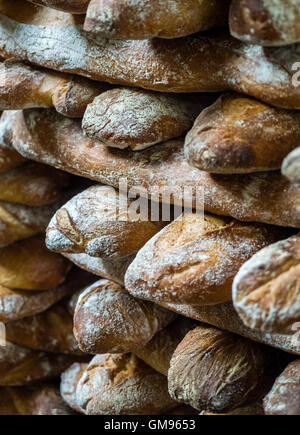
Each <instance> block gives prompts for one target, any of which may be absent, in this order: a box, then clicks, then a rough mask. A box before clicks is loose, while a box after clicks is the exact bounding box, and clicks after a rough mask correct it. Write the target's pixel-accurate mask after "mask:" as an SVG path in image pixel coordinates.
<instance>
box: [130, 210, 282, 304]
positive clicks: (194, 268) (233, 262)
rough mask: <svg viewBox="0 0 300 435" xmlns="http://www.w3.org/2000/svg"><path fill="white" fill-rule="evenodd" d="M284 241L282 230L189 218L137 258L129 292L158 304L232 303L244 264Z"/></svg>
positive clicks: (175, 224)
mask: <svg viewBox="0 0 300 435" xmlns="http://www.w3.org/2000/svg"><path fill="white" fill-rule="evenodd" d="M282 237H284V231H283V230H282V229H278V228H277V227H268V226H265V225H261V224H245V223H241V222H238V221H234V220H230V219H227V218H219V217H215V216H211V215H204V216H202V214H199V213H193V212H189V213H184V214H183V215H181V216H179V218H177V219H176V220H175V221H173V222H171V223H170V224H169V225H168V226H167V227H165V228H164V229H163V230H162V231H160V232H159V233H158V234H157V235H156V236H154V237H153V238H152V239H151V240H150V241H149V242H147V243H146V245H145V246H144V247H143V248H142V249H141V250H140V251H139V252H138V254H137V256H136V257H135V259H134V260H133V262H132V263H131V265H130V266H129V268H128V270H127V272H126V276H125V287H126V289H127V290H128V291H129V293H130V294H131V295H132V296H135V297H138V298H142V299H146V300H149V301H152V302H154V303H166V302H170V303H174V304H194V305H199V306H201V305H215V304H219V303H222V302H227V301H230V300H232V294H231V293H232V282H233V278H234V276H235V275H236V273H237V272H238V270H239V269H240V267H241V266H242V264H243V263H245V262H246V261H247V260H248V259H249V258H250V257H251V256H252V255H253V254H255V253H256V252H257V251H259V250H260V249H262V248H263V247H265V246H267V245H269V244H270V243H273V242H274V241H277V240H279V239H280V238H282Z"/></svg>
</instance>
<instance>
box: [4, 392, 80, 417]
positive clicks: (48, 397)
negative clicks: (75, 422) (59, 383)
mask: <svg viewBox="0 0 300 435" xmlns="http://www.w3.org/2000/svg"><path fill="white" fill-rule="evenodd" d="M72 414H74V413H73V412H72V411H71V409H70V408H69V407H68V406H67V405H66V404H65V403H64V401H63V400H62V398H61V396H60V394H59V391H58V390H57V388H56V387H53V386H52V385H50V384H49V385H47V384H46V385H45V384H41V385H38V386H34V387H23V388H1V389H0V415H72Z"/></svg>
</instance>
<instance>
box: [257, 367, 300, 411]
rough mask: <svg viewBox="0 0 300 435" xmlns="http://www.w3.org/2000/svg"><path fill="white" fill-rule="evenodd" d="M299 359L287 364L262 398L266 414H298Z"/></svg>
mask: <svg viewBox="0 0 300 435" xmlns="http://www.w3.org/2000/svg"><path fill="white" fill-rule="evenodd" d="M299 399H300V359H297V360H296V361H294V362H292V363H291V364H289V365H288V366H287V368H286V369H285V370H284V372H283V373H282V374H281V375H280V376H279V377H278V378H277V379H276V382H275V384H274V386H273V388H272V389H271V391H270V392H269V394H268V395H267V396H266V397H265V399H264V411H265V414H267V415H299V414H300V400H299Z"/></svg>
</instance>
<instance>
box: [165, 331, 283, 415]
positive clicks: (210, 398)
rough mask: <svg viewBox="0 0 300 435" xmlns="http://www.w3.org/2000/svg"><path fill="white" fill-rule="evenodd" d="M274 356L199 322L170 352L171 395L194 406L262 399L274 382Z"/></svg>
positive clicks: (221, 406)
mask: <svg viewBox="0 0 300 435" xmlns="http://www.w3.org/2000/svg"><path fill="white" fill-rule="evenodd" d="M278 355H279V352H278V351H272V350H271V349H270V348H268V347H263V346H261V345H259V344H257V343H254V342H252V341H250V340H247V339H245V338H242V337H238V336H236V335H234V334H231V333H229V332H227V331H221V330H219V329H216V328H214V327H211V326H198V327H197V328H195V329H193V330H192V331H190V332H188V333H187V335H186V336H185V337H184V339H183V340H182V341H181V343H180V344H179V345H178V347H177V348H176V350H175V352H174V354H173V356H172V359H171V363H170V369H169V372H168V384H169V392H170V395H171V397H173V399H175V400H178V401H180V402H183V403H186V404H188V405H190V406H192V407H193V408H196V409H199V410H203V409H207V410H211V411H216V412H222V411H228V410H231V409H235V408H237V407H238V406H241V405H243V404H245V403H247V402H250V403H251V402H252V401H253V400H256V399H258V400H259V399H262V398H263V396H264V395H265V394H266V392H267V391H268V389H269V388H270V385H272V381H273V382H274V379H275V376H276V375H274V373H276V368H277V369H278V367H274V366H276V363H277V362H276V359H277V358H278ZM271 363H272V365H273V373H272V374H273V376H272V374H271V373H270V368H271ZM277 364H278V365H279V362H278V363H277Z"/></svg>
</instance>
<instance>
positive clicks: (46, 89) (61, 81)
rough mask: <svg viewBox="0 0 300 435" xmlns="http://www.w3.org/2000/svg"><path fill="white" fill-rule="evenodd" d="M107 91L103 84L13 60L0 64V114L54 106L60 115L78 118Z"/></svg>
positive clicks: (107, 87)
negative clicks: (0, 112) (8, 111)
mask: <svg viewBox="0 0 300 435" xmlns="http://www.w3.org/2000/svg"><path fill="white" fill-rule="evenodd" d="M107 89H109V86H107V85H106V84H101V83H96V82H93V81H91V80H88V79H85V78H83V77H76V76H74V75H68V74H61V73H55V72H53V71H49V70H45V69H38V68H34V67H32V66H29V65H26V64H24V63H22V62H20V61H17V60H6V61H5V62H2V63H0V110H15V109H23V108H24V109H26V108H29V107H53V106H54V107H55V109H56V110H57V111H58V112H59V113H61V114H62V115H65V116H69V117H71V118H82V116H83V114H84V112H85V109H86V106H87V104H89V103H91V102H92V101H93V99H94V98H95V97H96V95H99V94H100V93H101V92H103V91H105V90H107Z"/></svg>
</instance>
